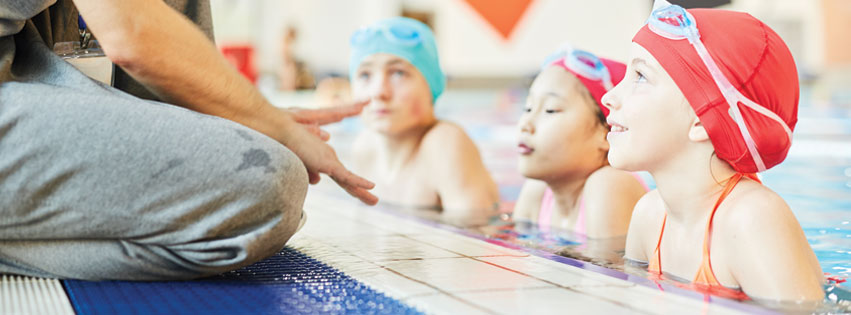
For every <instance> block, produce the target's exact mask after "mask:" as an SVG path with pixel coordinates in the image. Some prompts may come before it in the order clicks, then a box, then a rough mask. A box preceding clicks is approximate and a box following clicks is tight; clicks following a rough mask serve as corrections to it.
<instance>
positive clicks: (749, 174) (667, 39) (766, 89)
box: [603, 1, 824, 302]
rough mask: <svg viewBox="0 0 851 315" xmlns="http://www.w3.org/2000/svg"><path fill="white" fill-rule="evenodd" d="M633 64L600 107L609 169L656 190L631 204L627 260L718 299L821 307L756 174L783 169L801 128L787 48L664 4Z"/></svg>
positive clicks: (765, 33) (757, 32) (808, 261)
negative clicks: (635, 175)
mask: <svg viewBox="0 0 851 315" xmlns="http://www.w3.org/2000/svg"><path fill="white" fill-rule="evenodd" d="M660 2H661V3H660ZM630 54H631V58H630V61H629V63H628V64H627V74H626V77H625V78H624V80H623V81H622V82H621V83H620V84H618V85H617V86H616V87H615V88H614V89H613V90H611V91H610V92H609V93H607V94H606V95H605V96H604V97H603V103H604V104H605V105H606V106H608V107H609V108H610V109H611V114H610V116H609V124H610V126H611V132H610V133H609V135H608V139H609V143H610V146H611V148H610V151H609V156H608V159H609V162H610V163H611V165H612V166H613V167H616V168H619V169H623V170H629V171H638V170H647V171H649V172H650V173H651V174H652V175H653V177H654V178H655V180H656V184H657V187H658V189H656V190H654V191H651V192H649V193H648V194H647V195H645V196H644V197H642V198H641V200H640V201H639V202H638V204H637V205H636V206H635V210H634V212H633V216H632V220H631V222H630V227H629V233H628V236H627V244H626V258H627V259H630V260H635V261H643V262H648V263H649V266H648V270H649V271H650V272H651V273H652V274H656V275H663V274H664V275H670V276H674V277H676V278H681V279H686V280H691V281H692V282H693V283H694V284H696V286H697V287H698V288H704V289H708V290H709V291H711V292H713V293H720V294H723V295H733V296H738V297H742V298H746V296H744V295H745V294H746V295H747V296H750V297H752V298H758V299H770V300H784V301H791V300H795V301H813V302H818V301H821V300H822V299H823V298H824V292H823V290H822V283H823V274H822V271H821V268H820V266H819V263H818V261H817V259H816V256H815V254H814V253H813V251H812V249H811V248H810V246H809V244H808V243H807V240H806V238H805V237H804V233H803V231H802V230H801V227H800V225H799V224H798V221H797V220H796V219H795V216H794V214H793V213H792V211H791V210H790V209H789V206H788V205H787V204H786V202H785V201H783V199H782V198H780V196H778V195H777V194H776V193H775V192H773V191H772V190H771V189H769V188H768V187H765V186H763V185H762V184H761V183H760V182H759V180H758V179H757V177H756V176H755V175H754V174H753V173H755V172H760V171H763V170H765V169H768V168H771V167H772V166H774V165H777V164H778V163H780V162H782V161H783V159H785V157H786V153H787V152H788V150H789V146H790V145H791V141H792V138H791V133H792V130H793V129H794V127H795V123H796V120H797V106H798V91H799V87H798V79H797V71H796V69H795V63H794V60H793V59H792V56H791V54H790V52H789V49H788V48H787V47H786V45H785V44H784V43H783V41H782V39H781V38H780V37H779V36H778V35H777V34H776V33H775V32H774V31H773V30H771V29H770V28H769V27H768V26H766V25H765V24H763V23H762V22H760V21H759V20H757V19H755V18H754V17H752V16H750V15H748V14H745V13H739V12H732V11H725V10H716V9H694V10H684V9H682V8H681V7H679V6H675V5H671V4H668V3H667V2H664V1H657V4H656V6H654V11H653V14H652V15H651V17H650V18H649V19H648V22H647V25H646V26H645V27H643V28H642V29H641V30H640V31H639V32H638V34H636V36H635V38H633V43H632V48H631V53H630ZM742 292H743V293H744V294H742ZM737 293H738V294H737Z"/></svg>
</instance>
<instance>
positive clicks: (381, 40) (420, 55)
mask: <svg viewBox="0 0 851 315" xmlns="http://www.w3.org/2000/svg"><path fill="white" fill-rule="evenodd" d="M350 43H351V47H352V54H351V56H350V57H349V79H350V80H352V81H354V80H355V75H356V73H355V72H356V71H357V69H358V66H360V64H361V62H362V61H363V59H364V58H366V57H368V56H370V55H374V54H378V53H385V54H391V55H395V56H398V57H399V58H402V59H405V60H406V61H408V62H410V63H411V64H412V65H414V67H416V68H417V69H418V70H419V71H420V73H422V75H423V77H425V79H426V82H428V86H429V88H430V89H431V96H432V103H434V102H435V101H437V97H438V96H440V94H441V93H443V89H444V88H445V87H446V76H444V75H443V70H440V61H439V60H438V57H437V44H436V43H435V41H434V34H433V33H432V32H431V30H430V29H429V28H428V26H426V25H425V24H423V23H421V22H419V21H417V20H414V19H409V18H404V17H394V18H388V19H383V20H380V21H378V22H375V23H373V24H371V25H369V26H367V27H365V28H361V29H359V30H357V31H356V32H355V33H354V34H352V38H351V40H350Z"/></svg>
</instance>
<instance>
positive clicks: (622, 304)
mask: <svg viewBox="0 0 851 315" xmlns="http://www.w3.org/2000/svg"><path fill="white" fill-rule="evenodd" d="M409 239H412V240H415V241H417V242H420V243H423V244H428V243H425V242H422V241H420V240H416V239H413V238H409ZM429 245H431V246H434V247H438V248H441V249H443V250H446V251H449V252H452V253H455V254H458V255H461V256H463V257H465V258H469V259H472V260H475V261H478V262H482V263H485V264H488V265H491V266H494V267H497V268H500V269H503V270H506V271H509V272H513V273H516V274H519V275H522V276H525V277H527V278H532V279H535V280H538V281H541V282H544V283H547V284H550V285H552V286H555V287H557V288H562V289H565V290H568V291H571V292H574V293H577V294H579V295H585V296H588V297H591V298H595V299H598V300H602V301H606V302H609V303H612V304H615V305H618V306H621V307H624V308H626V309H631V310H636V311H638V312H640V313H642V314H653V313H650V312H647V311H644V310H637V309H636V308H634V307H629V306H628V305H626V304H624V303H623V302H620V301H615V300H611V299H608V298H604V297H600V296H598V295H593V294H591V293H588V292H582V291H577V290H575V289H573V288H571V287H566V286H563V285H560V284H558V283H555V282H552V281H549V280H545V279H541V278H539V277H536V276H533V275H530V274H526V273H523V272H520V271H517V270H513V269H509V268H507V267H504V266H500V265H497V264H494V263H491V262H488V261H484V260H480V259H477V258H476V257H475V256H468V255H465V254H462V253H458V252H455V251H453V250H450V249H447V248H443V247H439V246H437V245H434V244H429ZM527 257H528V256H527ZM520 258H525V257H520ZM632 287H635V284H634V283H633V285H632V286H628V287H623V288H632Z"/></svg>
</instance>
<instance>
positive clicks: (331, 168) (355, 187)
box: [281, 123, 378, 205]
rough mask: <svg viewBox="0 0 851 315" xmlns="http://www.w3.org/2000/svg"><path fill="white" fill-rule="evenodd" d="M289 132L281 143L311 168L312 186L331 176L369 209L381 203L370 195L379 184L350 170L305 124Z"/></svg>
mask: <svg viewBox="0 0 851 315" xmlns="http://www.w3.org/2000/svg"><path fill="white" fill-rule="evenodd" d="M285 128H286V129H287V130H286V131H285V134H286V138H285V139H283V141H281V142H282V143H283V144H284V145H285V146H286V147H287V148H289V149H290V151H293V153H295V155H297V156H298V157H299V158H300V159H301V161H302V163H304V166H305V167H307V174H308V176H309V179H310V183H311V184H316V183H318V182H319V174H327V175H328V176H330V177H331V179H333V180H334V182H336V183H337V185H339V186H340V187H342V188H343V189H344V190H346V192H347V193H349V194H350V195H352V196H354V197H355V198H358V199H360V200H361V201H363V202H364V203H366V204H368V205H374V204H376V203H378V197H376V196H375V195H373V194H372V193H370V192H369V189H372V188H373V187H375V184H373V183H372V182H370V181H368V180H366V179H364V178H362V177H360V176H358V175H355V174H354V173H352V172H351V171H349V170H348V169H346V167H345V166H343V164H342V163H340V160H339V159H338V158H337V153H336V152H334V149H333V148H331V146H329V145H328V144H326V143H325V142H323V141H322V139H320V138H319V137H317V136H316V135H315V134H312V133H311V132H310V131H309V130H308V129H307V128H305V127H304V126H303V125H302V124H298V123H292V124H288V126H285Z"/></svg>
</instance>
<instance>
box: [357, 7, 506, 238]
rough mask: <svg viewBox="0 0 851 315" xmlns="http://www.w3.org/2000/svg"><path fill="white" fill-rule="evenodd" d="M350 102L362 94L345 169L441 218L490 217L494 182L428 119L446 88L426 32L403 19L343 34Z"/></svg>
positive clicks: (389, 197)
mask: <svg viewBox="0 0 851 315" xmlns="http://www.w3.org/2000/svg"><path fill="white" fill-rule="evenodd" d="M351 47H352V53H351V56H350V64H349V74H350V79H351V81H352V95H353V97H354V98H355V99H369V101H370V103H369V105H367V107H366V108H365V109H364V111H363V113H362V114H361V117H362V118H363V121H364V124H365V125H366V127H367V128H366V130H364V131H363V132H362V133H361V134H360V135H359V136H358V137H357V139H356V140H355V144H354V146H353V147H354V148H355V149H354V151H353V168H354V169H356V170H358V171H360V172H362V173H363V174H364V175H365V176H366V177H368V178H371V179H374V180H375V181H376V188H375V192H376V194H377V195H378V196H380V198H382V200H384V201H386V202H388V203H391V204H398V205H403V206H408V207H416V208H430V209H440V210H441V216H442V217H443V219H444V220H447V221H450V222H454V223H460V224H465V225H466V224H480V223H484V222H486V221H487V219H488V218H489V217H491V216H493V215H495V214H496V211H495V209H496V205H497V203H498V201H499V193H498V190H497V186H496V184H495V183H494V181H493V179H492V178H491V176H490V174H489V173H488V171H487V169H485V167H484V165H483V163H482V160H481V157H480V155H479V151H478V149H477V148H476V146H475V144H474V143H473V141H472V140H471V139H470V138H469V137H468V136H467V134H466V133H465V132H464V130H463V129H462V128H461V127H459V126H458V125H455V124H453V123H449V122H445V121H441V120H438V119H437V118H436V117H435V116H434V102H435V100H436V99H437V98H438V97H440V95H441V93H442V92H443V89H444V87H445V85H446V78H445V76H444V74H443V71H442V70H441V69H440V63H439V59H438V54H437V45H436V44H435V40H434V35H433V34H432V32H431V30H430V29H429V28H428V27H427V26H426V25H424V24H422V23H420V22H418V21H415V20H412V19H408V18H400V17H399V18H390V19H384V20H381V21H378V22H376V23H374V24H372V25H369V26H368V27H365V28H362V29H360V30H358V31H357V32H355V34H354V35H353V36H352V38H351Z"/></svg>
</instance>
